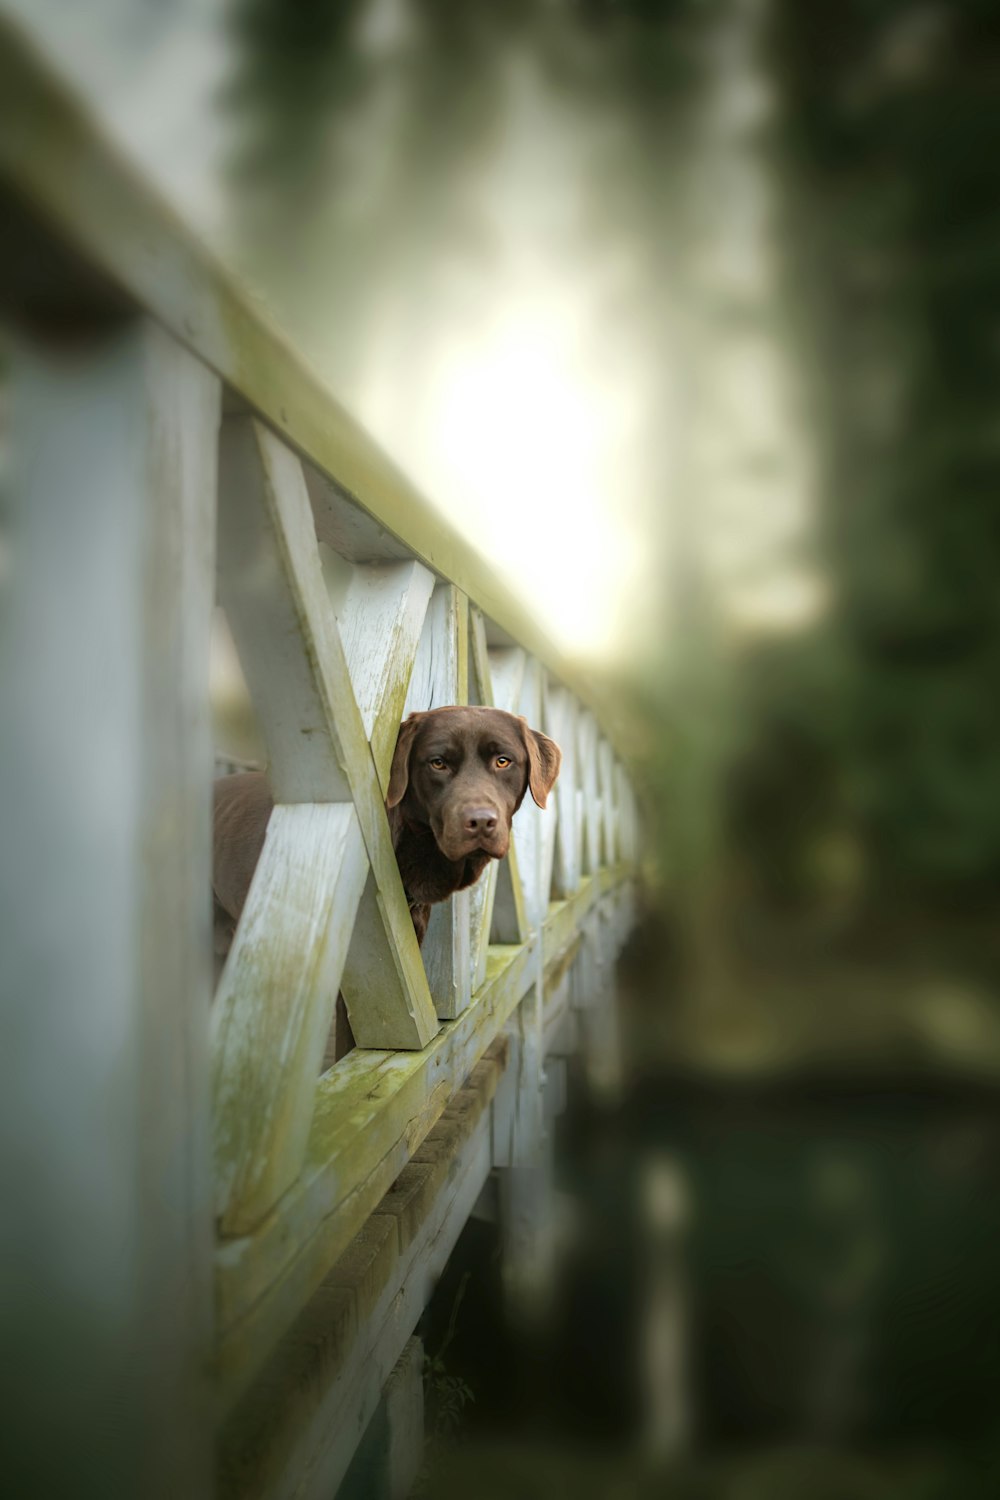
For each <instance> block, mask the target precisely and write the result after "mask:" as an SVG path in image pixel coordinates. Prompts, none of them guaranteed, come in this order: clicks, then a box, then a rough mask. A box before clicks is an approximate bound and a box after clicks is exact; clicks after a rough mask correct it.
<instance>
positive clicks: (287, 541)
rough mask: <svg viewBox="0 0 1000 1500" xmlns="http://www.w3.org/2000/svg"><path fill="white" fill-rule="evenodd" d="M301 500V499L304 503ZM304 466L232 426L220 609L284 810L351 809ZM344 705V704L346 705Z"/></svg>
mask: <svg viewBox="0 0 1000 1500" xmlns="http://www.w3.org/2000/svg"><path fill="white" fill-rule="evenodd" d="M296 491H301V500H300V501H299V503H298V504H297V503H296V500H297V499H298V498H299V497H298V496H297V494H296ZM304 496H305V490H304V486H303V481H302V475H301V466H300V465H299V463H298V460H297V459H296V458H295V457H294V456H293V454H291V453H290V452H289V451H288V449H287V448H283V447H282V446H281V445H280V444H279V443H276V442H274V441H273V439H271V437H270V435H269V434H267V433H266V432H265V430H264V429H262V428H260V427H259V426H258V425H257V424H256V423H254V422H252V421H251V420H249V419H248V418H245V417H240V418H227V420H226V421H225V422H224V424H223V430H222V442H221V446H220V466H219V557H218V573H219V600H220V603H221V604H222V606H223V608H224V609H225V611H226V617H227V619H228V622H229V627H230V630H231V631H232V635H233V640H234V642H235V645H236V649H237V652H238V653H239V658H240V665H241V666H242V668H243V675H244V676H245V678H246V681H247V686H248V687H249V689H250V695H251V697H252V698H253V701H254V706H255V708H256V710H257V717H258V721H259V724H260V730H261V733H262V735H263V737H264V741H265V744H266V746H267V752H268V762H269V773H268V774H269V781H270V784H271V790H272V793H273V795H274V799H275V801H276V802H349V801H350V800H351V788H350V783H349V782H348V779H347V776H346V774H345V772H344V769H343V763H342V762H343V757H342V755H341V756H338V753H337V752H338V748H339V747H338V744H337V742H336V741H335V740H334V739H333V738H332V736H331V732H330V728H329V724H330V721H331V720H332V719H333V717H334V716H335V715H336V714H337V713H338V710H342V709H343V707H344V703H343V699H344V694H343V692H342V691H341V693H340V694H339V695H336V696H334V697H333V701H331V697H330V696H328V693H329V688H330V684H329V683H328V681H327V679H326V678H325V677H324V675H323V674H322V673H320V672H318V671H317V659H318V658H320V657H321V656H322V655H323V654H324V653H325V648H326V646H327V644H328V639H329V637H330V636H332V635H333V633H334V624H333V619H332V616H331V614H330V610H329V606H328V604H327V598H326V590H325V588H324V586H323V581H322V574H321V571H320V564H319V553H318V551H317V549H316V538H315V534H314V532H313V529H312V526H313V523H312V513H311V511H310V510H309V508H308V506H307V505H306V504H305V503H304ZM337 697H339V699H340V701H339V702H338V701H337Z"/></svg>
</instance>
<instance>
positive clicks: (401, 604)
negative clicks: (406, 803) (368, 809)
mask: <svg viewBox="0 0 1000 1500" xmlns="http://www.w3.org/2000/svg"><path fill="white" fill-rule="evenodd" d="M433 588H434V575H433V574H432V573H430V572H428V570H427V569H426V568H425V567H423V566H422V565H421V564H420V563H417V562H409V563H387V564H381V565H370V566H365V565H359V566H356V567H355V568H354V569H353V570H352V577H351V582H350V584H349V586H348V589H347V595H346V598H345V599H344V602H343V606H342V608H341V610H340V611H339V612H338V615H337V625H338V627H339V629H340V638H341V640H342V641H343V644H344V655H345V656H346V658H347V667H348V671H349V672H350V674H351V682H352V684H353V687H354V696H355V698H356V699H357V703H358V708H359V710H360V713H361V721H362V723H363V724H364V727H365V734H366V735H367V736H368V740H369V743H370V744H371V747H372V756H373V758H374V761H375V769H376V772H377V773H378V778H379V784H380V786H381V788H382V793H383V796H384V795H385V794H386V793H387V792H388V789H389V768H390V766H391V764H392V752H393V750H394V749H395V748H396V736H397V734H398V733H399V723H400V720H401V719H402V717H403V707H404V704H405V702H406V695H407V692H408V689H409V685H410V675H411V673H412V671H413V664H414V660H415V658H416V653H417V647H418V645H419V643H420V637H421V633H422V631H423V626H424V618H425V616H426V613H427V605H428V602H429V600H430V597H431V592H432V590H433Z"/></svg>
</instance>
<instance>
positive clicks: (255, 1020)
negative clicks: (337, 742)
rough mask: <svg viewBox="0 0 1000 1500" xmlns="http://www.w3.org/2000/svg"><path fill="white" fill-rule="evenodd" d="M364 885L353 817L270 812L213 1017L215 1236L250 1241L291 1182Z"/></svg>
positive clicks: (350, 812) (313, 808)
mask: <svg viewBox="0 0 1000 1500" xmlns="http://www.w3.org/2000/svg"><path fill="white" fill-rule="evenodd" d="M367 875H368V858H367V855H366V854H365V848H364V842H363V840H362V838H361V830H360V829H359V827H358V819H357V814H356V813H355V811H354V808H353V806H352V805H350V804H344V803H340V804H336V803H328V804H326V805H323V804H317V803H299V804H298V805H296V806H291V807H288V806H279V807H276V808H275V809H274V812H273V813H272V814H271V820H270V822H269V823H268V826H267V836H266V839H265V841H264V849H263V852H262V854H261V857H260V862H259V864H258V865H257V869H256V872H255V874H254V878H253V882H252V884H251V886H250V892H249V895H248V897H247V903H246V906H245V908H244V911H243V915H242V917H241V919H240V923H239V927H238V929H237V932H236V939H235V942H234V945H233V949H232V952H231V953H230V955H229V959H228V961H227V963H226V967H225V969H224V970H223V974H222V978H221V980H220V982H219V989H218V992H217V994H216V997H215V1004H214V1006H213V1008H212V1023H213V1025H212V1032H213V1043H214V1104H215V1109H214V1123H215V1180H216V1213H217V1215H218V1219H219V1225H220V1229H221V1231H222V1233H223V1234H229V1235H235V1234H242V1233H246V1232H247V1231H248V1230H250V1229H252V1228H253V1227H254V1225H255V1224H256V1223H258V1222H259V1220H260V1219H261V1218H262V1217H263V1216H264V1214H265V1213H266V1212H267V1211H268V1209H270V1208H271V1206H272V1205H273V1204H274V1203H276V1202H277V1200H278V1199H279V1198H280V1197H281V1195H282V1194H283V1193H284V1192H285V1190H286V1189H287V1188H288V1187H289V1186H290V1184H291V1183H292V1182H294V1180H295V1178H296V1177H297V1176H298V1174H299V1170H300V1168H301V1166H302V1161H303V1157H304V1154H305V1148H306V1142H307V1140H308V1137H309V1127H310V1124H311V1122H312V1114H313V1106H314V1102H315V1092H316V1078H317V1075H318V1073H319V1069H320V1062H321V1059H322V1057H323V1049H324V1046H325V1043H326V1038H327V1035H328V1034H329V1030H330V1023H331V1021H332V1019H333V1010H334V1006H335V1004H336V1000H337V989H338V987H339V985H340V978H341V974H342V972H343V967H344V961H345V959H346V957H347V950H348V945H349V943H350V939H351V933H352V929H353V926H354V917H355V913H356V911H357V908H358V903H359V901H360V899H361V892H362V889H363V887H364V884H365V879H366V877H367Z"/></svg>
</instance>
